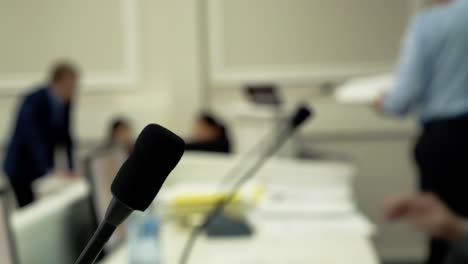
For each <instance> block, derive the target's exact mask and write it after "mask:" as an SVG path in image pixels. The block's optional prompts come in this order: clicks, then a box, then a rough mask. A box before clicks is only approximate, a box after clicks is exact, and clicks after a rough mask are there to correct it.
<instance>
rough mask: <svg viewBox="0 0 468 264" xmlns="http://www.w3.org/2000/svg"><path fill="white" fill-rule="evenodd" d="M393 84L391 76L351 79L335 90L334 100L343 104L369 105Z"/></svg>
mask: <svg viewBox="0 0 468 264" xmlns="http://www.w3.org/2000/svg"><path fill="white" fill-rule="evenodd" d="M393 84H394V75H393V74H384V75H378V76H370V77H364V78H356V79H351V80H349V81H348V82H346V83H345V84H343V85H342V86H341V87H338V88H337V89H336V92H335V99H336V100H337V101H338V102H339V103H344V104H371V103H372V102H374V101H375V100H376V99H377V98H378V97H379V96H381V95H382V94H383V93H385V92H388V91H389V90H390V89H392V87H393Z"/></svg>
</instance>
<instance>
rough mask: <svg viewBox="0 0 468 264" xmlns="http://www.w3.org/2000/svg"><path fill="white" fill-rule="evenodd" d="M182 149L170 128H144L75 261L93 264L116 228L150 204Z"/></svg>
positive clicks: (157, 126) (180, 143)
mask: <svg viewBox="0 0 468 264" xmlns="http://www.w3.org/2000/svg"><path fill="white" fill-rule="evenodd" d="M184 150H185V143H184V141H183V140H182V139H181V138H180V137H178V136H177V135H175V134H174V133H172V132H171V131H169V130H167V129H165V128H163V127H161V126H159V125H155V124H152V125H148V126H146V127H145V129H143V131H142V132H141V133H140V135H139V136H138V138H137V140H136V142H135V148H134V151H133V153H132V155H130V157H128V159H127V160H126V161H125V163H124V164H123V165H122V167H121V168H120V170H119V172H118V173H117V175H116V177H115V179H114V181H113V182H112V186H111V192H112V195H113V199H112V201H111V202H110V204H109V206H108V208H107V211H106V214H105V216H104V220H103V221H102V222H101V223H100V224H99V227H98V228H97V230H96V231H95V233H94V235H93V237H92V238H91V240H90V241H89V242H88V245H87V246H86V247H85V249H84V250H83V252H82V253H81V255H80V257H79V258H78V260H77V261H76V262H75V264H93V263H94V262H95V261H96V258H97V257H98V256H99V254H100V253H101V251H102V249H103V247H104V245H105V244H106V242H107V241H108V240H109V239H110V237H111V236H112V234H113V233H114V231H115V230H116V228H117V227H118V226H119V225H120V224H122V222H123V221H125V220H126V219H127V217H128V216H129V215H130V214H131V213H132V212H133V211H134V210H139V211H145V210H146V209H147V208H148V207H149V206H150V204H151V203H152V201H153V200H154V198H155V197H156V195H157V194H158V192H159V190H160V189H161V187H162V185H163V184H164V181H165V180H166V178H167V176H168V175H169V174H170V173H171V171H172V170H173V169H174V167H175V166H176V165H177V163H178V162H179V161H180V159H181V158H182V155H183V153H184Z"/></svg>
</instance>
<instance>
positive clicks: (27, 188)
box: [10, 181, 34, 207]
mask: <svg viewBox="0 0 468 264" xmlns="http://www.w3.org/2000/svg"><path fill="white" fill-rule="evenodd" d="M10 185H11V188H12V189H13V192H14V193H15V196H16V200H17V201H18V206H19V207H24V206H26V205H29V204H31V203H32V202H34V193H33V190H32V186H31V183H27V182H26V183H25V182H16V181H10Z"/></svg>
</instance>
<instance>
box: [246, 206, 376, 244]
mask: <svg viewBox="0 0 468 264" xmlns="http://www.w3.org/2000/svg"><path fill="white" fill-rule="evenodd" d="M249 220H250V221H251V222H253V223H254V224H255V226H256V229H257V231H258V232H261V233H262V234H263V235H267V236H273V237H275V236H279V237H282V238H283V239H288V238H296V237H301V236H304V235H307V234H319V233H328V234H359V235H364V236H372V235H373V234H374V232H375V227H374V225H373V224H372V223H371V222H370V221H369V220H367V218H365V217H364V216H363V215H362V214H360V213H358V212H355V213H349V214H342V215H336V216H322V217H320V216H315V217H308V218H302V219H301V218H291V219H289V220H285V219H272V218H263V219H262V218H256V217H251V218H249ZM285 229H287V230H288V232H287V234H286V233H285V232H284V230H285Z"/></svg>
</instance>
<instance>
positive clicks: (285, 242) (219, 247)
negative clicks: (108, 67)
mask: <svg viewBox="0 0 468 264" xmlns="http://www.w3.org/2000/svg"><path fill="white" fill-rule="evenodd" d="M163 230H165V231H164V233H163V234H162V242H161V243H162V244H161V245H162V255H163V262H162V263H166V264H176V263H178V261H179V257H180V254H181V251H182V247H183V244H184V243H185V240H186V238H187V234H188V232H186V231H183V230H178V229H177V227H175V226H174V225H171V224H169V225H164V226H163ZM296 231H297V230H296ZM127 263H129V253H128V248H127V246H126V245H124V246H122V247H121V248H119V249H117V250H116V251H115V252H114V253H112V254H110V255H108V257H107V258H106V259H104V260H103V261H102V262H101V264H127ZM189 263H193V264H198V263H200V264H201V263H204V264H230V263H233V264H234V263H235V264H261V263H263V264H312V263H318V264H341V263H343V264H345V263H346V264H352V263H356V264H376V263H379V261H378V257H377V255H376V252H375V250H374V247H373V245H372V243H371V242H370V239H369V237H366V236H363V235H361V234H352V233H348V234H346V233H341V232H332V231H327V230H323V231H318V230H314V231H309V232H308V231H307V230H304V232H294V231H293V232H288V225H287V224H283V225H282V226H281V225H278V230H277V231H276V232H271V231H262V230H260V231H259V230H257V232H256V234H255V235H253V236H252V237H249V238H233V239H210V238H207V237H205V236H202V237H200V238H199V240H198V241H197V243H196V246H195V247H194V250H193V252H192V257H191V259H190V261H189Z"/></svg>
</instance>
